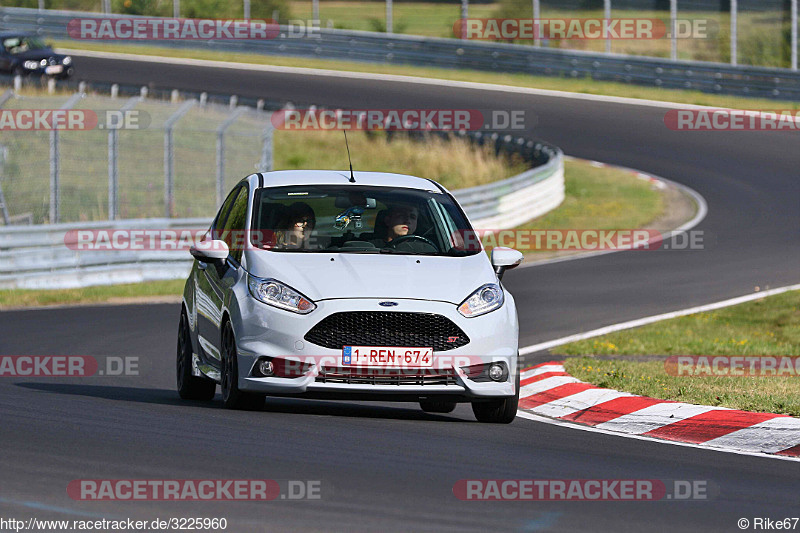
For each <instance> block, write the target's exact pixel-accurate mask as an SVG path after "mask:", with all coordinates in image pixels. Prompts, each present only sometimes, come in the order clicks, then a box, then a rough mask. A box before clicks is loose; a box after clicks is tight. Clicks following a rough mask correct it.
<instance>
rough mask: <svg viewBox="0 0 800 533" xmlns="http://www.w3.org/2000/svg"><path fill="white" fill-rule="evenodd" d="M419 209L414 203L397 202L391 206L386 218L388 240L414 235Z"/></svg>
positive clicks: (388, 241)
mask: <svg viewBox="0 0 800 533" xmlns="http://www.w3.org/2000/svg"><path fill="white" fill-rule="evenodd" d="M418 218H419V210H418V209H417V208H416V207H414V206H412V205H405V204H397V205H394V206H392V207H391V208H389V211H388V212H387V213H386V217H385V218H384V223H385V224H386V239H385V240H386V242H387V243H390V242H392V241H393V240H394V239H397V238H399V237H405V236H406V235H413V234H414V232H415V231H416V230H417V219H418Z"/></svg>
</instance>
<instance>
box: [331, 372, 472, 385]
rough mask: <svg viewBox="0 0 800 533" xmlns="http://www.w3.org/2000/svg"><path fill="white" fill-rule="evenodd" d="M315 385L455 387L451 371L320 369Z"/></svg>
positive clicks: (453, 375) (453, 373)
mask: <svg viewBox="0 0 800 533" xmlns="http://www.w3.org/2000/svg"><path fill="white" fill-rule="evenodd" d="M316 382H317V383H344V384H348V385H397V386H404V385H405V386H420V385H456V384H457V383H458V382H457V381H456V376H455V371H453V370H424V369H414V373H413V374H412V373H409V372H408V371H404V370H402V369H401V370H391V371H387V370H380V369H376V370H375V371H372V372H369V371H359V372H350V371H348V369H342V368H335V369H324V368H323V369H321V370H320V373H319V375H318V376H317V378H316Z"/></svg>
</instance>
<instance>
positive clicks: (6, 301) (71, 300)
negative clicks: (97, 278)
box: [0, 280, 186, 309]
mask: <svg viewBox="0 0 800 533" xmlns="http://www.w3.org/2000/svg"><path fill="white" fill-rule="evenodd" d="M185 283H186V280H166V281H148V282H147V283H130V284H126V285H98V286H96V287H85V288H81V289H53V290H38V289H37V290H27V289H26V290H23V289H0V309H4V308H5V309H7V308H16V307H36V306H46V305H60V304H75V303H81V304H90V303H102V302H109V301H112V302H113V301H114V300H117V299H129V298H133V299H136V298H148V297H154V296H180V294H181V293H182V292H183V286H184V284H185Z"/></svg>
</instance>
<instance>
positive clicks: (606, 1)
mask: <svg viewBox="0 0 800 533" xmlns="http://www.w3.org/2000/svg"><path fill="white" fill-rule="evenodd" d="M603 12H604V14H603V17H604V18H605V19H606V20H610V19H611V0H603ZM606 53H607V54H610V53H611V33H610V32H609V34H608V35H606Z"/></svg>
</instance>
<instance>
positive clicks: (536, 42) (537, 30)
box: [533, 0, 542, 46]
mask: <svg viewBox="0 0 800 533" xmlns="http://www.w3.org/2000/svg"><path fill="white" fill-rule="evenodd" d="M539 16H540V5H539V0H533V20H534V22H533V31H534V33H533V46H542V37H541V33H542V30H541V28H542V26H541V24H539V23H538V22H536V21H537V20H539Z"/></svg>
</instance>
